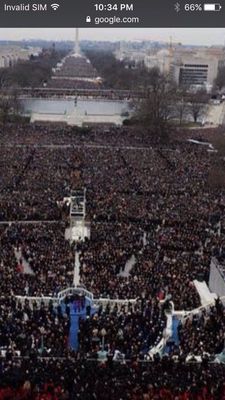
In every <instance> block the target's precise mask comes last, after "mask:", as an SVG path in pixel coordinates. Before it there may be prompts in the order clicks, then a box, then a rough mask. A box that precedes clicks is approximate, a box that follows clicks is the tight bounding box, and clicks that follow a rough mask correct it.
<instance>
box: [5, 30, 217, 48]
mask: <svg viewBox="0 0 225 400" xmlns="http://www.w3.org/2000/svg"><path fill="white" fill-rule="evenodd" d="M74 29H75V28H61V29H55V28H45V29H39V28H19V29H18V28H17V29H16V28H10V29H9V28H4V29H3V28H1V29H0V38H1V40H29V39H44V40H54V41H61V40H74ZM79 32H80V33H79V35H80V40H96V41H118V40H127V41H128V40H130V41H134V40H154V41H165V42H168V41H169V38H170V37H172V39H173V41H174V42H181V43H182V44H185V45H187V44H190V45H191V44H192V45H206V46H210V45H224V44H225V29H224V28H210V29H206V28H194V29H193V28H192V29H191V28H136V29H131V28H80V29H79ZM209 32H210V34H209Z"/></svg>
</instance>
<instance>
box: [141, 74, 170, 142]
mask: <svg viewBox="0 0 225 400" xmlns="http://www.w3.org/2000/svg"><path fill="white" fill-rule="evenodd" d="M175 104H176V89H175V87H174V85H173V84H172V83H171V82H170V81H169V79H168V78H167V77H165V76H163V75H162V74H160V73H159V72H157V71H154V73H153V74H152V81H151V83H150V85H149V87H148V96H147V99H145V100H143V101H141V102H140V103H139V104H138V106H137V109H136V118H137V119H138V120H139V121H140V122H141V123H142V124H143V125H144V126H145V127H146V128H147V129H148V131H149V132H151V134H153V135H156V136H157V137H158V138H160V139H161V140H166V139H167V138H168V135H169V132H170V130H171V120H172V119H173V118H174V106H175Z"/></svg>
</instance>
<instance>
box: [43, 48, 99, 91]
mask: <svg viewBox="0 0 225 400" xmlns="http://www.w3.org/2000/svg"><path fill="white" fill-rule="evenodd" d="M47 87H49V88H51V87H52V88H63V89H98V88H101V87H102V80H101V79H100V78H99V77H98V74H97V71H96V69H95V68H94V67H93V65H92V64H91V63H90V61H89V60H88V59H87V58H86V57H84V56H81V55H78V54H73V55H68V56H66V57H65V58H64V59H63V60H62V62H61V63H60V64H59V65H58V66H57V67H56V68H54V69H53V75H52V78H51V79H50V80H49V82H48V83H47Z"/></svg>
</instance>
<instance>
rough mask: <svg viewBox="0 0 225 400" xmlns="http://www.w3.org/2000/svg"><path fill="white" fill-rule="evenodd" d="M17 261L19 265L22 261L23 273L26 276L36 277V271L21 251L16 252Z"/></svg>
mask: <svg viewBox="0 0 225 400" xmlns="http://www.w3.org/2000/svg"><path fill="white" fill-rule="evenodd" d="M14 253H15V256H16V259H17V261H18V264H20V262H21V260H22V266H23V273H24V274H28V275H34V271H33V270H32V268H31V267H30V264H29V263H28V262H27V261H26V260H25V258H24V257H23V256H22V253H21V250H20V249H19V250H17V249H15V250H14Z"/></svg>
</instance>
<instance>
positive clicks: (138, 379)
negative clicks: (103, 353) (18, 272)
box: [0, 357, 225, 400]
mask: <svg viewBox="0 0 225 400" xmlns="http://www.w3.org/2000/svg"><path fill="white" fill-rule="evenodd" d="M224 374H225V367H224V365H222V364H221V365H219V364H218V365H217V366H216V367H215V365H214V364H210V363H209V362H208V360H207V359H205V360H204V362H203V364H201V365H199V364H196V363H189V364H185V363H184V362H183V360H182V359H178V360H176V361H174V360H173V359H171V358H163V359H162V360H161V361H160V360H159V359H158V358H156V359H155V360H154V361H153V362H150V363H145V362H137V360H136V359H133V360H131V361H130V362H129V363H126V364H125V363H116V364H115V363H113V362H112V359H111V357H108V360H107V362H104V363H98V361H94V360H93V361H89V360H88V361H87V360H85V359H82V358H81V359H77V360H73V359H54V358H53V359H40V358H37V357H33V358H32V359H20V358H18V359H15V360H12V359H11V358H8V359H2V360H1V361H0V399H1V400H7V399H13V400H30V399H32V400H78V399H79V400H94V399H98V400H106V399H107V400H116V399H119V400H224V398H225V385H224Z"/></svg>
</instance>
